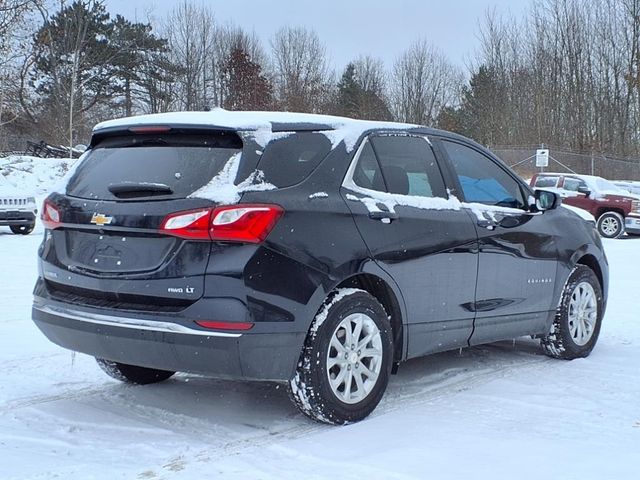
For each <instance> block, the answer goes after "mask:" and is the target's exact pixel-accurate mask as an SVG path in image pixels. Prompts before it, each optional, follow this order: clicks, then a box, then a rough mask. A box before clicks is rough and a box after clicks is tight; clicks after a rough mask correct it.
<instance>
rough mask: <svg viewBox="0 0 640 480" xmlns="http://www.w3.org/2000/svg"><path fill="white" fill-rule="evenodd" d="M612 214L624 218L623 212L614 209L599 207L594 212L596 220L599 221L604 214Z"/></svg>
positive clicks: (619, 209)
mask: <svg viewBox="0 0 640 480" xmlns="http://www.w3.org/2000/svg"><path fill="white" fill-rule="evenodd" d="M609 212H614V213H617V214H619V215H620V216H622V218H625V214H624V210H623V209H621V208H616V207H600V208H599V209H598V211H597V212H596V219H599V218H600V217H601V216H602V215H604V214H605V213H609Z"/></svg>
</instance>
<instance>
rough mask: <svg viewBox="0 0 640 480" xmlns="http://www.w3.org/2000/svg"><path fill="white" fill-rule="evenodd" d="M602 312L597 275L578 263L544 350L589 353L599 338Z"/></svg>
mask: <svg viewBox="0 0 640 480" xmlns="http://www.w3.org/2000/svg"><path fill="white" fill-rule="evenodd" d="M603 313H604V312H603V300H602V289H601V287H600V282H599V281H598V278H597V277H596V276H595V274H594V273H593V271H592V270H591V269H590V268H589V267H586V266H584V265H578V266H577V267H576V268H574V269H573V271H572V272H571V275H570V276H569V279H568V280H567V284H566V285H565V287H564V290H563V291H562V298H561V301H560V306H559V307H558V311H557V313H556V318H555V320H554V322H553V325H552V327H551V331H550V332H549V334H548V335H547V336H546V337H544V338H543V339H542V340H541V345H542V348H543V349H544V351H545V353H546V354H547V355H549V356H551V357H554V358H563V359H565V360H571V359H574V358H580V357H586V356H587V355H589V354H590V353H591V350H593V347H594V346H595V345H596V342H597V341H598V335H599V334H600V325H601V322H602V315H603Z"/></svg>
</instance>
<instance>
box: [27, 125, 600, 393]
mask: <svg viewBox="0 0 640 480" xmlns="http://www.w3.org/2000/svg"><path fill="white" fill-rule="evenodd" d="M307 127H308V128H311V127H310V126H307ZM284 130H286V129H284ZM395 132H396V133H402V132H403V130H402V129H400V128H399V130H397V131H395ZM411 133H412V134H414V135H424V136H428V137H430V138H434V139H435V140H436V141H435V143H434V151H435V152H436V154H437V155H438V161H439V163H440V165H441V167H442V172H443V178H444V181H445V183H446V185H447V187H448V188H449V189H450V191H451V192H453V193H456V188H459V186H457V185H455V182H453V180H452V175H451V171H450V166H448V165H447V158H446V156H445V155H442V154H441V151H440V149H439V148H438V146H437V138H444V137H451V138H455V139H456V140H458V141H461V142H467V143H468V144H470V145H473V146H474V148H479V149H481V148H482V147H480V146H478V145H476V144H475V143H473V142H471V141H469V140H467V139H464V138H462V137H459V136H456V135H453V134H447V133H445V132H441V131H434V130H429V129H413V130H411ZM242 137H243V139H244V142H245V148H244V150H243V158H244V156H245V155H246V159H245V161H244V162H243V163H242V164H241V167H240V171H239V173H238V178H240V179H243V178H246V177H247V176H248V175H250V174H251V172H252V171H253V170H255V169H256V168H259V161H260V156H259V153H258V152H259V150H260V146H259V145H258V144H256V143H255V142H254V141H253V140H252V138H251V135H250V134H247V133H242ZM361 140H362V139H361ZM356 147H357V145H356ZM356 149H357V148H354V149H352V150H350V151H347V150H346V148H345V145H344V143H340V144H339V145H337V146H336V147H335V148H334V149H333V150H332V151H331V152H330V153H329V155H328V156H327V157H326V158H325V159H324V160H323V161H322V162H321V163H320V165H319V166H318V167H317V168H316V169H315V170H314V171H313V172H312V173H311V174H310V175H309V176H308V177H307V178H306V180H304V181H303V182H301V183H299V184H297V185H293V186H291V187H287V188H281V189H276V190H270V191H256V192H247V193H244V194H243V195H242V198H241V202H242V203H270V204H277V205H279V206H281V207H282V208H283V209H284V211H285V213H284V215H283V216H282V217H281V218H280V220H279V221H278V223H277V225H276V227H275V228H274V230H273V231H272V232H271V234H270V235H269V237H268V238H267V239H266V240H265V241H264V242H263V243H261V244H258V245H253V244H252V245H250V244H234V243H222V242H203V241H188V240H182V239H177V238H173V237H166V236H163V235H160V234H159V233H158V229H159V226H160V224H161V221H162V219H163V218H164V217H165V216H166V215H167V214H169V213H172V212H176V211H180V210H188V209H196V208H205V207H211V206H215V204H213V202H211V201H208V200H201V199H182V200H170V201H169V200H155V201H140V202H132V201H126V202H107V201H91V200H87V199H79V198H72V197H68V196H66V195H62V194H52V195H51V196H50V197H49V200H50V201H51V202H52V203H54V204H55V205H57V206H58V207H59V208H60V209H61V211H62V216H63V225H62V227H61V228H60V229H57V230H54V231H48V232H47V233H46V235H45V238H44V241H43V243H42V245H41V247H40V250H39V256H40V263H39V270H40V278H39V279H38V283H37V284H36V287H35V290H34V298H35V299H34V306H35V307H37V306H38V305H40V306H42V305H55V306H56V307H57V308H60V309H65V308H68V309H70V310H81V311H86V312H92V313H100V314H105V313H109V314H112V315H115V316H123V317H129V318H140V319H145V320H149V321H153V320H154V319H156V320H161V321H163V322H170V323H175V324H177V325H180V326H184V327H186V328H196V329H198V328H199V327H198V326H197V325H196V324H195V321H196V320H218V321H228V322H252V323H254V324H255V325H254V327H253V328H252V329H251V330H249V331H247V332H243V333H242V336H240V337H238V338H219V337H218V338H215V337H213V336H212V337H206V336H194V337H191V336H189V335H178V334H171V333H161V332H149V331H143V330H135V329H119V328H118V327H113V326H96V325H95V324H83V323H82V322H79V321H76V320H71V319H68V318H64V317H62V316H56V315H54V314H45V313H43V312H42V311H40V310H38V309H37V308H34V311H33V318H34V321H35V322H36V325H38V327H39V328H40V329H41V330H42V331H43V332H44V333H45V335H47V337H48V338H49V339H51V340H52V341H53V342H55V343H57V344H59V345H61V346H63V347H66V348H70V349H73V350H78V351H81V352H84V353H87V354H89V355H94V356H97V357H104V358H108V359H110V360H114V361H119V362H123V363H130V364H135V365H142V366H147V367H154V368H160V369H168V370H178V371H189V372H197V373H204V374H209V375H214V376H225V377H233V378H249V379H264V380H280V381H286V380H288V379H289V378H291V376H292V374H293V372H294V370H295V365H296V363H297V361H298V358H299V355H300V352H301V350H302V346H303V343H304V339H305V336H306V333H307V331H308V329H309V327H310V324H311V322H312V320H313V318H314V316H315V314H316V313H317V312H318V310H319V309H320V307H321V306H322V304H323V302H324V300H325V298H326V296H327V295H328V293H329V292H331V291H332V290H333V289H335V288H336V287H337V286H339V285H340V284H342V283H348V282H349V281H350V279H353V278H354V277H356V276H358V275H362V274H366V275H368V276H369V277H372V278H376V279H378V280H379V281H380V282H381V283H382V284H384V285H386V287H387V288H388V290H389V291H390V292H391V293H392V295H393V297H395V300H396V302H397V305H398V311H397V312H394V315H397V317H398V318H394V320H395V321H396V322H397V324H398V325H401V326H402V330H403V331H402V334H401V335H400V340H401V341H400V345H399V346H397V347H398V349H399V351H398V352H397V355H396V356H397V358H400V359H403V360H404V359H407V358H411V357H415V356H420V355H424V354H427V353H432V352H437V351H444V350H448V349H453V348H458V347H464V346H468V345H473V344H478V343H483V342H490V341H495V340H500V339H506V338H514V337H517V336H521V335H529V334H531V335H540V334H544V333H545V332H547V331H548V329H549V327H550V322H551V321H552V319H553V312H554V311H555V309H556V306H557V304H558V301H559V297H560V293H561V291H562V288H563V286H564V283H565V281H566V279H567V277H568V275H569V273H570V271H571V269H572V268H573V267H574V266H575V264H576V263H577V262H579V261H584V260H585V258H588V259H589V261H591V262H592V264H594V265H597V268H598V270H599V272H598V275H599V278H600V279H601V281H602V284H603V291H604V293H605V298H606V292H607V286H608V267H607V262H606V258H605V256H604V251H603V248H602V245H601V242H600V239H599V237H598V236H597V233H595V230H594V229H593V227H592V226H591V225H590V224H588V223H587V222H585V221H584V220H582V219H581V218H579V217H578V216H577V215H575V214H574V213H572V212H570V211H568V210H565V209H563V208H558V209H556V210H551V211H547V212H544V213H539V212H537V213H533V212H522V213H521V214H518V215H511V217H513V218H510V219H508V220H507V221H505V222H504V224H503V225H502V226H498V227H497V228H495V229H493V230H488V229H486V228H483V227H482V226H480V225H479V224H478V222H477V220H478V217H477V214H476V213H474V212H473V211H472V210H470V209H468V208H460V209H457V210H432V209H421V208H415V207H406V206H398V207H397V208H396V211H397V214H398V219H397V220H394V221H393V222H392V223H391V224H384V223H382V222H381V221H380V220H375V219H371V218H370V217H369V215H368V213H369V212H368V210H367V208H366V206H365V205H364V204H363V203H362V202H360V201H354V200H350V199H348V198H347V195H350V194H353V195H354V196H356V197H357V196H358V194H357V192H355V193H354V192H349V190H348V189H345V187H342V183H343V179H344V177H345V174H346V173H347V170H348V168H349V164H350V162H351V160H352V158H353V156H354V154H355V151H356ZM483 151H485V150H484V149H483ZM487 155H490V153H489V152H487ZM496 162H499V160H497V159H496ZM267 180H268V179H267ZM522 185H523V188H526V189H528V187H527V186H526V185H525V184H524V182H522ZM320 192H321V193H322V194H323V195H314V194H318V193H320ZM325 194H326V195H325ZM96 212H99V213H103V214H105V215H108V216H112V217H113V219H114V220H113V224H112V225H105V226H103V227H97V226H94V225H91V224H90V220H91V216H92V215H93V214H94V213H96ZM69 235H71V236H73V238H71V239H69ZM74 235H75V236H74ZM123 238H124V239H125V240H122V239H123ZM127 242H129V243H127ZM95 259H98V262H95ZM118 261H120V262H121V263H120V264H118V263H117V262H118ZM171 289H173V291H172V290H171ZM180 289H182V291H180ZM388 313H390V314H391V312H388Z"/></svg>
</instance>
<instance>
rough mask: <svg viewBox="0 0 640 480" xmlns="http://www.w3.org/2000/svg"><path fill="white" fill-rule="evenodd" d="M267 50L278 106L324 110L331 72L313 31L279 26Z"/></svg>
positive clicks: (308, 110) (304, 110)
mask: <svg viewBox="0 0 640 480" xmlns="http://www.w3.org/2000/svg"><path fill="white" fill-rule="evenodd" d="M271 54H272V59H273V71H274V76H275V82H276V92H277V97H278V100H279V102H280V105H281V107H282V108H283V109H284V110H288V111H300V112H322V111H324V110H325V108H326V106H327V100H328V96H329V93H330V91H331V88H332V87H331V84H332V83H333V82H332V77H333V74H332V72H331V71H330V70H329V64H328V60H327V54H326V49H325V46H324V45H323V44H322V42H321V41H320V38H319V37H318V35H317V34H316V32H314V31H312V30H307V29H305V28H301V27H296V28H294V27H283V28H281V29H280V30H278V31H277V32H276V34H275V35H274V36H273V38H272V40H271Z"/></svg>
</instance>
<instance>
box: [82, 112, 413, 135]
mask: <svg viewBox="0 0 640 480" xmlns="http://www.w3.org/2000/svg"><path fill="white" fill-rule="evenodd" d="M157 124H170V125H202V126H215V127H222V128H230V129H234V130H259V129H261V128H264V127H271V128H272V129H273V130H274V131H277V129H276V128H273V127H274V126H277V125H278V124H284V125H287V126H291V127H292V126H296V125H299V126H302V127H303V128H304V127H305V126H306V127H307V128H316V129H326V130H337V129H340V128H345V127H348V126H361V127H365V128H368V129H372V128H390V129H397V128H415V127H417V125H411V124H403V123H396V122H379V121H370V120H356V119H353V118H347V117H337V116H332V115H319V114H312V113H292V112H253V111H241V112H238V111H230V110H224V109H222V108H214V109H213V110H211V111H209V112H169V113H156V114H150V115H138V116H134V117H125V118H119V119H115V120H108V121H105V122H101V123H99V124H98V125H96V126H95V128H94V131H99V130H103V129H105V128H114V127H125V126H127V127H128V126H131V125H157Z"/></svg>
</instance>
